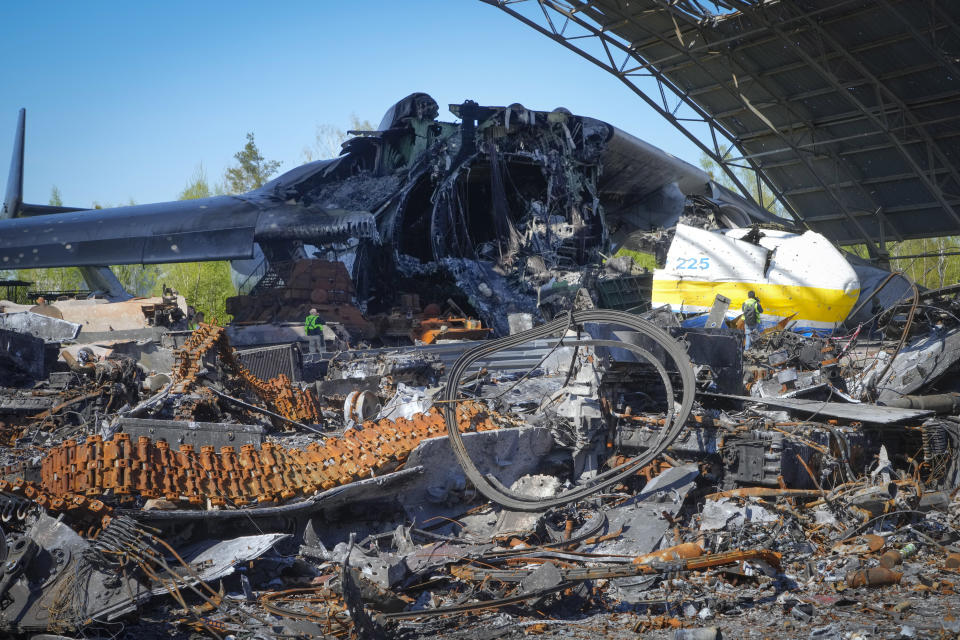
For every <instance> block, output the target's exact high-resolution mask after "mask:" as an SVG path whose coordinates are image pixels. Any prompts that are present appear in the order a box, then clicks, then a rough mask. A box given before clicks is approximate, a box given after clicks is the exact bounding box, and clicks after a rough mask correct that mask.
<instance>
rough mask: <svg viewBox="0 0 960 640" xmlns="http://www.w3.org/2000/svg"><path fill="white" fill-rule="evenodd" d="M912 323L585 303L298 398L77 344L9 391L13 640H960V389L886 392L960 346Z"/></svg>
mask: <svg viewBox="0 0 960 640" xmlns="http://www.w3.org/2000/svg"><path fill="white" fill-rule="evenodd" d="M924 299H925V300H931V301H932V300H935V299H938V298H937V297H936V296H925V297H924ZM930 306H931V308H932V307H933V305H932V304H931V305H930ZM908 311H909V309H908ZM924 317H925V318H937V317H939V316H938V315H937V313H936V312H935V311H933V310H932V309H931V310H930V311H929V312H928V313H926V314H925V316H924ZM896 318H898V314H896V313H889V312H888V310H884V315H883V316H882V317H881V316H878V318H877V319H875V322H876V323H878V324H877V329H878V331H876V332H874V333H872V334H869V335H874V336H875V335H879V336H880V338H879V339H877V338H868V333H867V331H866V330H865V329H864V328H863V327H862V326H861V327H860V329H859V331H857V330H856V329H855V330H854V331H852V332H850V333H849V334H848V335H839V333H840V332H838V334H837V335H835V336H824V335H816V334H813V335H808V336H804V335H802V334H800V333H797V332H791V331H789V330H788V329H787V327H786V326H785V323H780V324H778V325H773V326H771V327H770V328H769V329H767V330H766V331H765V332H763V333H762V334H760V335H759V336H758V338H757V339H756V340H755V341H754V342H753V345H752V346H751V348H750V349H749V350H748V351H746V352H745V353H743V352H742V347H740V343H739V341H738V340H737V339H736V333H735V330H734V329H729V328H726V327H723V326H722V327H719V328H717V329H715V330H713V332H714V333H710V330H707V329H697V328H690V329H685V328H682V327H678V326H677V323H676V322H673V323H670V322H667V321H666V316H664V313H663V311H662V310H654V311H651V312H648V313H646V314H643V315H634V314H627V313H623V312H618V311H610V310H602V309H593V310H585V311H567V312H562V313H561V314H560V315H559V316H558V317H557V318H556V319H554V320H553V321H552V322H549V323H547V324H545V325H541V326H538V327H535V328H532V329H530V330H528V331H525V332H521V333H518V334H516V335H513V336H508V337H506V338H500V339H496V340H482V341H479V342H476V341H466V342H461V343H456V346H457V347H458V348H456V349H454V348H453V346H454V343H451V344H449V345H438V347H443V349H445V350H449V351H451V353H452V355H450V356H448V355H446V353H445V352H444V351H440V352H437V353H434V354H433V355H431V354H430V353H428V352H425V351H423V349H426V347H422V348H417V347H399V348H393V349H389V348H384V349H379V350H369V351H348V352H345V353H343V354H340V355H338V356H337V357H336V358H333V359H331V360H330V361H329V362H328V364H327V370H326V375H325V376H324V377H323V378H321V379H319V380H316V381H311V380H305V379H304V378H305V377H308V376H304V375H303V374H304V370H301V369H299V368H296V371H295V372H294V371H291V370H290V369H286V371H287V372H288V373H290V374H292V375H293V377H295V378H297V380H298V381H297V382H292V381H291V377H289V376H288V375H286V374H283V375H278V376H275V377H273V378H267V379H261V378H259V377H257V376H256V375H254V374H253V373H251V370H250V369H249V368H248V367H246V366H245V365H243V364H242V363H241V360H242V358H243V355H242V353H243V352H237V351H235V350H234V349H233V348H232V347H231V345H230V341H229V339H228V338H227V331H226V330H225V329H224V328H222V327H218V326H214V325H208V324H201V325H200V326H199V328H197V329H196V330H195V331H193V332H192V333H191V334H190V335H189V336H187V337H186V339H185V340H184V341H183V343H182V346H180V347H178V348H176V349H174V350H173V352H172V355H171V357H170V358H169V362H170V369H169V371H167V372H165V373H158V372H154V371H145V370H144V368H145V367H144V365H143V361H142V359H141V360H140V361H138V360H137V359H135V358H132V357H129V356H126V355H123V354H120V353H110V352H109V351H106V350H104V351H102V352H101V354H100V355H98V351H99V350H100V348H99V347H97V346H96V345H91V346H85V347H82V348H80V349H76V348H73V347H70V348H67V349H66V350H64V351H63V352H62V353H63V355H64V359H63V360H61V361H60V362H58V363H57V362H55V363H53V364H52V365H51V367H52V371H51V372H50V373H48V374H47V377H46V379H42V380H38V381H36V382H33V383H31V384H30V385H29V386H20V387H13V386H11V387H7V388H5V389H4V390H3V391H2V393H0V397H2V405H0V411H2V412H3V418H4V422H5V424H6V425H7V426H6V427H5V428H6V429H7V431H5V433H6V434H7V435H6V436H5V437H6V446H5V448H4V449H3V453H4V461H5V464H6V466H5V467H3V469H2V475H3V479H2V480H0V514H2V516H3V517H2V521H3V527H4V534H5V539H6V546H5V548H6V552H5V553H6V556H5V557H6V564H5V567H6V568H5V574H4V575H5V581H4V583H3V584H4V586H3V589H4V593H5V595H6V599H5V600H4V601H3V603H2V604H0V611H2V616H0V625H2V627H3V629H4V631H5V633H8V634H13V635H21V636H24V637H28V636H29V634H30V633H34V632H40V631H45V632H48V633H54V632H56V633H61V634H66V635H67V636H70V637H72V636H75V635H78V634H82V635H83V636H84V637H107V636H108V635H109V633H110V629H111V628H112V627H111V625H115V624H117V623H121V622H122V623H123V624H124V625H126V628H127V629H139V630H142V632H143V633H145V634H147V636H148V637H153V636H152V635H150V634H156V633H162V635H164V636H166V637H184V638H187V637H190V635H191V634H194V633H200V634H203V635H209V636H220V637H223V636H225V635H233V636H236V637H238V638H239V637H250V638H261V637H262V638H272V637H280V636H283V637H328V636H329V637H350V636H353V637H364V638H366V637H381V638H391V637H395V638H413V637H426V636H440V637H464V638H466V637H472V636H475V635H477V634H482V635H483V637H491V638H492V637H518V636H520V635H530V634H535V635H541V636H546V637H552V636H560V635H569V634H570V633H572V634H573V635H575V636H578V637H590V636H593V635H596V634H598V633H604V634H605V635H609V636H611V637H615V638H618V637H623V638H627V637H634V636H635V635H636V634H637V633H640V632H642V633H645V634H650V636H651V637H677V638H680V637H683V638H688V637H689V638H707V637H709V638H718V637H752V636H754V635H755V636H756V637H764V636H772V635H779V636H784V637H824V638H829V637H837V638H848V637H850V638H852V637H932V636H938V635H941V634H954V635H955V634H956V633H958V632H960V627H958V628H954V625H956V624H957V623H955V622H954V621H953V620H952V618H951V616H950V613H949V612H950V610H951V608H952V607H953V606H954V604H955V595H954V586H955V584H956V582H957V578H956V577H955V575H956V571H958V570H960V561H958V560H957V558H960V502H956V501H955V500H954V496H953V494H954V490H955V488H956V487H957V483H958V482H960V477H958V465H957V464H955V462H954V461H955V460H956V454H957V448H958V447H960V417H956V416H955V415H954V414H955V413H956V411H955V409H954V407H955V403H954V399H955V397H956V396H952V395H949V392H948V388H949V386H950V385H949V381H948V380H944V379H943V378H942V377H941V378H938V379H930V380H929V381H928V383H927V386H926V387H924V388H923V389H922V390H923V391H927V390H931V389H932V390H934V391H936V392H937V394H938V395H936V396H934V399H928V398H926V397H924V396H916V395H914V396H903V397H906V398H911V397H913V398H922V400H916V399H914V400H910V401H909V402H902V403H896V402H894V403H889V404H886V405H882V404H876V403H870V402H868V399H869V398H871V397H876V396H877V395H879V394H880V393H881V392H882V389H878V385H880V384H881V383H880V382H879V381H881V380H888V378H887V377H886V373H885V372H882V373H883V375H880V372H878V374H877V375H874V376H873V380H874V382H873V384H872V386H871V385H868V384H866V383H865V378H866V376H865V371H866V369H867V367H869V366H870V363H877V362H884V361H885V362H888V363H896V362H897V360H898V358H900V357H901V356H902V355H903V354H904V353H909V352H910V350H911V349H913V348H914V347H915V345H916V344H917V343H918V342H922V341H928V340H930V336H931V333H932V332H936V331H941V332H942V334H943V336H944V338H943V339H947V337H948V336H949V330H944V329H942V328H940V326H939V325H937V324H931V325H930V326H929V327H928V328H927V329H925V330H924V331H923V332H922V333H921V334H919V335H917V334H912V335H913V337H912V338H908V339H907V340H906V341H905V343H904V345H903V347H902V348H901V349H900V350H899V351H898V352H894V353H890V350H894V351H896V347H897V346H898V345H899V341H900V335H902V333H901V334H899V335H898V334H896V332H895V331H890V330H888V327H887V326H886V325H888V324H889V323H892V322H898V320H896ZM658 324H661V325H663V324H666V325H667V328H666V329H664V328H661V327H660V326H658ZM8 326H16V323H12V324H11V323H8ZM900 327H901V328H902V327H903V325H902V324H901V325H900ZM18 335H26V334H25V333H22V332H21V333H18ZM884 336H887V337H884ZM890 336H893V338H891V337H890ZM725 340H732V341H733V348H726V343H725V342H724V341H725ZM707 345H709V347H708V346H707ZM74 353H75V354H76V355H73V354H74ZM878 353H887V354H888V355H887V356H886V359H884V358H883V357H879V356H878V355H877V354H878ZM741 358H742V361H741ZM285 362H286V364H285V366H288V365H289V362H287V361H285ZM865 363H866V364H865ZM874 366H876V365H874ZM261 368H262V369H263V371H266V372H267V373H269V371H268V370H269V367H265V368H264V367H261ZM890 368H891V369H893V368H894V367H893V366H891V367H890ZM945 370H950V368H949V367H947V368H946V369H945ZM730 371H736V372H739V375H740V379H739V386H736V385H735V384H734V383H733V382H731V381H730V379H729V377H730V374H729V372H730ZM720 372H724V373H722V374H721V373H720ZM731 385H732V386H734V387H736V388H731ZM720 387H723V388H722V389H721V388H720ZM731 391H734V392H731ZM910 391H911V392H913V391H916V389H912V388H911V389H910ZM947 400H949V402H948V401H947ZM54 518H58V519H54ZM83 593H87V594H88V595H87V596H83V597H81V594H83ZM31 594H32V595H31ZM157 629H160V630H162V631H156V630H157ZM138 633H139V631H138Z"/></svg>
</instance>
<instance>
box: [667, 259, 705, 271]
mask: <svg viewBox="0 0 960 640" xmlns="http://www.w3.org/2000/svg"><path fill="white" fill-rule="evenodd" d="M675 268H676V269H677V270H680V269H687V270H690V269H700V270H703V269H709V268H710V258H700V259H699V260H697V259H696V258H677V266H676V267H675Z"/></svg>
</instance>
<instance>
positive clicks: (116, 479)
mask: <svg viewBox="0 0 960 640" xmlns="http://www.w3.org/2000/svg"><path fill="white" fill-rule="evenodd" d="M457 420H458V423H459V426H460V430H461V431H463V432H467V431H488V430H491V429H497V428H499V427H500V424H501V422H502V420H501V419H500V418H499V417H498V416H497V415H496V414H493V413H491V412H489V411H488V410H487V409H486V407H484V406H482V405H476V404H474V403H470V402H464V403H460V405H458V407H457ZM445 433H446V423H445V422H444V418H443V414H442V413H441V412H440V411H439V410H437V409H433V410H431V411H430V412H429V413H426V414H418V415H416V416H414V417H413V420H405V419H403V418H399V419H397V420H396V421H390V420H380V421H379V422H375V423H374V422H366V423H364V424H363V425H362V426H361V427H359V428H356V429H349V430H347V431H346V432H345V433H344V434H343V436H342V437H340V438H330V439H328V440H327V441H326V442H324V443H323V444H320V443H313V444H311V445H310V446H308V447H307V448H306V449H302V450H298V449H284V448H282V447H279V446H276V445H274V444H272V443H269V442H267V443H264V444H263V446H262V448H261V449H260V450H259V451H257V450H256V449H255V448H254V447H253V445H243V446H242V447H240V451H239V452H237V451H236V449H235V448H233V447H223V448H221V449H220V452H219V453H217V452H216V451H215V450H214V448H213V447H201V449H200V451H196V450H195V449H194V447H193V446H192V445H189V444H181V445H180V446H179V449H176V450H175V449H172V448H171V447H170V445H169V444H167V442H165V441H163V440H159V441H156V442H153V441H151V440H150V438H147V437H145V436H142V437H140V438H139V440H138V441H137V443H136V445H134V444H133V443H132V442H131V441H130V436H129V435H128V434H123V433H121V434H117V435H116V436H115V437H114V439H113V440H110V441H106V442H105V441H104V440H103V439H102V438H101V437H100V436H90V437H88V438H87V439H86V440H85V441H84V442H83V443H79V442H77V441H75V440H66V441H65V442H64V443H63V444H61V445H60V446H57V447H54V448H52V449H51V450H50V451H49V452H48V454H47V456H46V457H45V458H44V459H43V461H42V463H41V482H40V484H39V485H37V486H34V485H29V484H26V483H24V484H23V486H22V490H23V491H28V492H32V493H35V494H36V495H37V496H48V499H49V500H50V501H52V500H54V499H63V500H65V501H66V502H67V503H70V501H75V500H77V499H78V498H79V499H81V500H82V503H83V504H93V503H94V502H97V501H96V500H93V498H94V497H98V496H103V495H104V494H111V495H112V496H114V497H115V498H116V499H117V500H118V501H119V502H124V501H127V500H130V499H132V498H133V497H135V496H141V497H144V498H159V497H162V498H165V499H167V500H170V501H172V502H181V503H188V504H191V505H196V506H202V505H205V504H207V503H209V504H211V505H213V506H223V505H226V504H228V503H229V504H234V505H244V504H249V503H251V502H261V503H263V502H280V501H284V500H289V499H291V498H293V497H296V496H305V495H310V494H313V493H315V492H318V491H325V490H327V489H332V488H334V487H337V486H340V485H344V484H348V483H350V482H354V481H355V480H359V479H361V478H367V477H371V476H372V475H374V474H376V473H380V472H382V471H384V470H390V469H393V468H396V466H397V465H399V464H400V463H402V462H403V461H404V460H405V459H406V458H407V456H408V455H409V454H410V452H411V451H413V449H414V448H415V447H416V446H417V445H418V444H419V443H420V442H421V441H422V440H423V439H424V438H431V437H435V436H440V435H443V434H445ZM7 485H9V483H7ZM2 490H8V489H4V488H2V487H0V491H2ZM28 497H30V496H28ZM31 499H34V498H32V497H31ZM101 504H102V503H101Z"/></svg>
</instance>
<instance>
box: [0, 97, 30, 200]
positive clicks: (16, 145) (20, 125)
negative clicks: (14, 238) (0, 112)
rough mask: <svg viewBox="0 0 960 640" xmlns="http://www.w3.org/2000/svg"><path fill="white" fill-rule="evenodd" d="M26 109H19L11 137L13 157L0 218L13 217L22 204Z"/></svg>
mask: <svg viewBox="0 0 960 640" xmlns="http://www.w3.org/2000/svg"><path fill="white" fill-rule="evenodd" d="M26 119H27V110H26V109H20V117H19V118H18V119H17V133H16V136H15V137H14V139H13V157H12V158H10V174H9V176H8V177H7V192H6V195H5V196H4V198H3V209H0V219H3V218H13V217H14V216H16V215H17V213H18V212H19V210H20V205H22V204H23V142H24V137H25V135H26Z"/></svg>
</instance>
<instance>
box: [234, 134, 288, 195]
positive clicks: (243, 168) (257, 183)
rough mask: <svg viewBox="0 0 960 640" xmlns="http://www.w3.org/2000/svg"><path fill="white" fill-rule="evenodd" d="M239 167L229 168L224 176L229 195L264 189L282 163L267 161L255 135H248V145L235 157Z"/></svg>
mask: <svg viewBox="0 0 960 640" xmlns="http://www.w3.org/2000/svg"><path fill="white" fill-rule="evenodd" d="M233 157H234V158H235V159H236V160H237V165H236V166H233V167H229V168H228V169H227V170H226V173H225V174H224V176H223V178H224V182H225V186H226V191H227V193H231V194H237V193H245V192H247V191H250V190H251V189H256V188H257V187H262V186H263V185H264V184H266V182H267V181H268V180H269V179H270V178H271V176H273V174H275V173H276V172H277V169H279V168H280V162H278V161H276V160H267V159H266V158H264V157H263V156H262V155H261V154H260V149H258V148H257V143H256V142H255V141H254V139H253V134H252V133H248V134H247V144H245V145H244V146H243V149H241V150H240V151H238V152H237V153H235V154H234V155H233Z"/></svg>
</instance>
